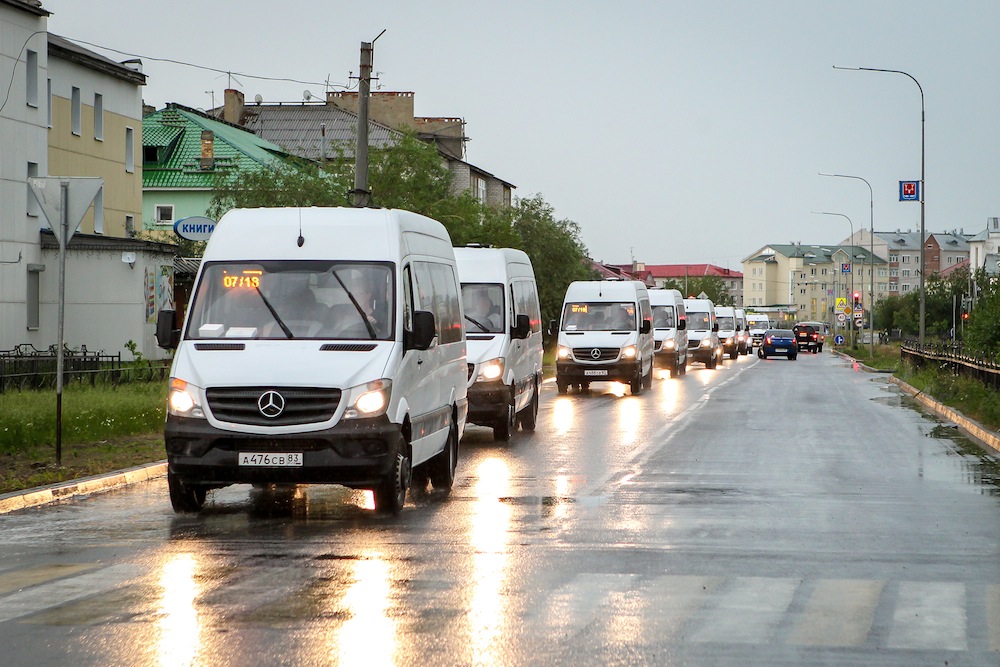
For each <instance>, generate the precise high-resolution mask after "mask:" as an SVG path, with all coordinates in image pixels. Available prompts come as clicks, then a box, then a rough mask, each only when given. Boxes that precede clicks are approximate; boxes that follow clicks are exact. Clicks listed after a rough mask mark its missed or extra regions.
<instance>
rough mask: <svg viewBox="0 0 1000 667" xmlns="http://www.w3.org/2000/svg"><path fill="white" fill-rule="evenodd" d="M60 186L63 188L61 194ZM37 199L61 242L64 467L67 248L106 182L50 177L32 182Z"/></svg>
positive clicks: (59, 388) (59, 376) (59, 362)
mask: <svg viewBox="0 0 1000 667" xmlns="http://www.w3.org/2000/svg"><path fill="white" fill-rule="evenodd" d="M56 185H58V186H59V188H58V193H56V192H54V190H56V187H55V186H56ZM28 186H29V187H30V188H31V192H32V194H34V196H35V200H36V201H37V202H38V206H39V208H40V209H41V210H42V214H43V215H45V219H46V220H48V222H49V227H50V228H51V229H52V233H53V234H54V235H55V237H56V238H57V239H58V240H59V307H58V318H57V319H58V324H57V327H56V330H57V331H56V336H57V340H56V465H57V466H61V465H62V394H63V347H65V340H64V337H65V325H66V248H67V246H69V240H70V239H71V238H72V237H73V234H74V233H76V228H77V227H79V226H80V222H81V221H82V220H83V216H84V215H86V213H87V210H88V209H90V204H91V202H93V201H94V197H96V196H97V193H98V192H100V191H101V188H102V187H104V179H102V178H92V177H73V176H46V177H35V178H29V179H28Z"/></svg>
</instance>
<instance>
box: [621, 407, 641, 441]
mask: <svg viewBox="0 0 1000 667" xmlns="http://www.w3.org/2000/svg"><path fill="white" fill-rule="evenodd" d="M641 406H642V402H641V401H640V400H639V399H638V398H629V399H626V400H623V401H619V402H618V403H617V412H618V424H617V427H618V429H617V431H618V441H619V443H620V444H623V445H631V444H633V443H635V440H636V437H637V436H638V435H639V414H640V407H641Z"/></svg>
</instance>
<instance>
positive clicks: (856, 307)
mask: <svg viewBox="0 0 1000 667" xmlns="http://www.w3.org/2000/svg"><path fill="white" fill-rule="evenodd" d="M864 311H865V307H864V305H863V304H861V303H860V302H859V303H856V304H854V316H855V317H857V316H858V313H863V312H864Z"/></svg>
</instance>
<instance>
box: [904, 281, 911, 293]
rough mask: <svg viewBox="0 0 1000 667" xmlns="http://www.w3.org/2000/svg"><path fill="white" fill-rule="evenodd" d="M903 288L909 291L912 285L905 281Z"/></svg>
mask: <svg viewBox="0 0 1000 667" xmlns="http://www.w3.org/2000/svg"><path fill="white" fill-rule="evenodd" d="M902 289H903V291H904V292H909V291H910V286H909V285H908V284H906V283H903V287H902Z"/></svg>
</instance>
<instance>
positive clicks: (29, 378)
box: [0, 343, 169, 394]
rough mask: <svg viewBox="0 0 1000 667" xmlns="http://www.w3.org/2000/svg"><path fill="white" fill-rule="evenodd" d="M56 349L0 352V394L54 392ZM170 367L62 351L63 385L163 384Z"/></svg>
mask: <svg viewBox="0 0 1000 667" xmlns="http://www.w3.org/2000/svg"><path fill="white" fill-rule="evenodd" d="M56 352H57V350H56V346H55V345H52V346H50V347H49V348H48V349H44V350H39V349H37V348H35V347H34V346H33V345H31V344H30V343H24V344H22V345H18V346H16V347H15V348H14V349H13V350H0V394H2V393H4V392H5V391H8V390H21V389H54V388H55V386H56V375H57V371H56V367H57V364H58V361H57V359H56V356H57V355H56ZM168 372H169V365H164V364H163V363H160V362H142V363H123V362H122V356H121V353H117V354H106V353H104V352H103V351H101V352H90V351H89V350H87V348H86V347H85V346H81V348H80V349H79V350H69V349H64V350H63V381H64V382H81V383H82V382H89V383H90V384H91V386H94V385H96V384H97V382H98V381H101V382H110V383H112V384H121V383H123V382H132V381H137V380H165V379H166V377H167V374H168Z"/></svg>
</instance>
